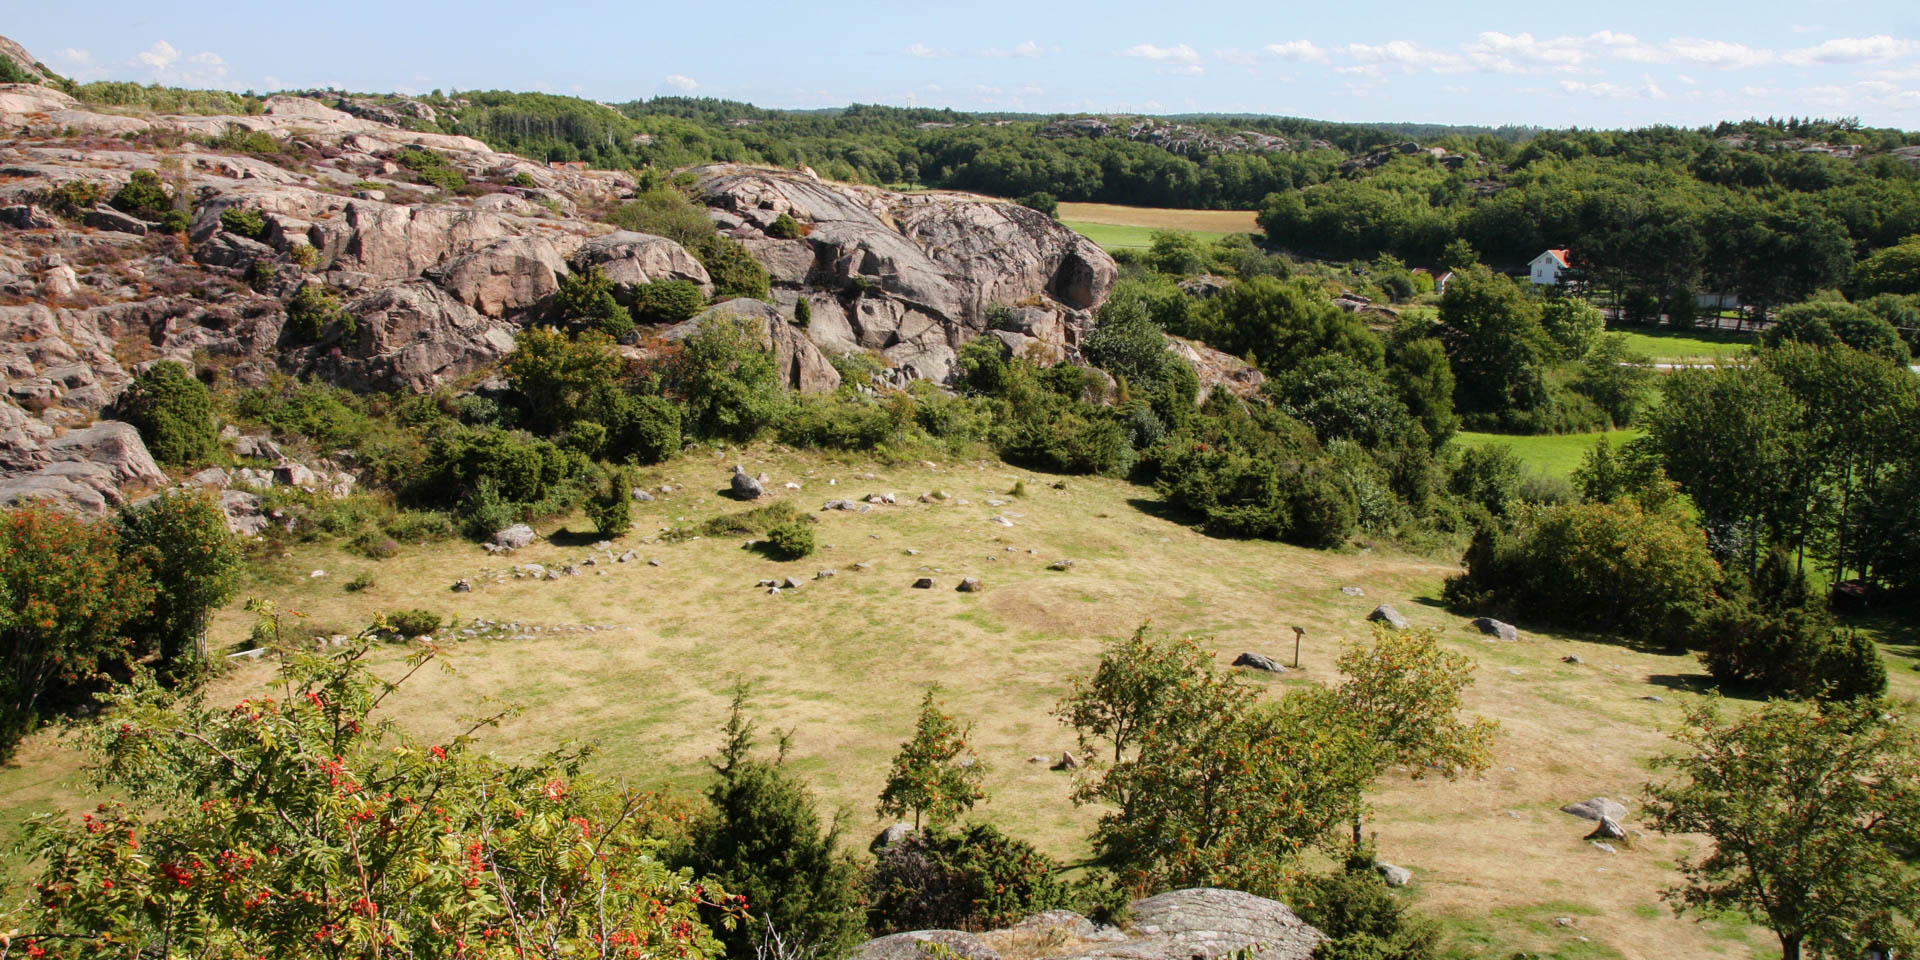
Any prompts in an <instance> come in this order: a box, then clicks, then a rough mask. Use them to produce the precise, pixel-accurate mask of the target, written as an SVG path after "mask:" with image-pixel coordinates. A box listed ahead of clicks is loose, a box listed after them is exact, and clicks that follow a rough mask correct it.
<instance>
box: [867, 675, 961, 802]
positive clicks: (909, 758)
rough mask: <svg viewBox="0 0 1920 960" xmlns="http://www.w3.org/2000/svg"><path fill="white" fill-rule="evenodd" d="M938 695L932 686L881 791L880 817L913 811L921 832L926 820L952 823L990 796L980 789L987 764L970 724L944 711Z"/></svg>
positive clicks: (894, 759)
mask: <svg viewBox="0 0 1920 960" xmlns="http://www.w3.org/2000/svg"><path fill="white" fill-rule="evenodd" d="M936 693H937V688H935V687H928V688H927V694H926V696H925V698H923V699H922V700H921V701H920V718H919V720H918V721H917V722H916V724H915V726H914V733H913V739H911V740H908V741H907V742H906V743H903V744H901V745H900V752H899V753H898V754H896V755H895V756H894V758H893V768H892V769H891V770H889V771H888V772H887V784H886V786H885V787H884V788H882V789H881V791H880V808H879V809H880V815H881V816H883V817H904V816H906V815H907V814H908V813H912V814H913V826H914V829H916V830H917V829H919V828H920V825H921V822H922V821H923V820H924V821H926V822H928V823H931V824H933V825H934V826H940V825H943V824H946V823H950V822H952V821H953V819H954V818H955V817H958V816H959V815H960V814H961V813H963V812H965V811H968V810H971V809H973V805H974V804H975V803H977V802H979V801H981V800H984V799H986V796H987V794H986V791H984V790H982V789H980V780H981V778H982V776H983V775H984V774H985V773H986V763H985V762H984V761H982V760H981V759H980V758H979V755H978V754H976V753H974V752H973V747H972V746H970V745H968V743H967V733H968V729H969V728H964V727H961V726H960V725H959V724H958V723H956V722H954V719H953V718H952V717H950V716H948V715H947V714H946V713H945V712H944V711H942V710H941V709H940V704H939V702H938V701H937V700H936V699H935V694H936Z"/></svg>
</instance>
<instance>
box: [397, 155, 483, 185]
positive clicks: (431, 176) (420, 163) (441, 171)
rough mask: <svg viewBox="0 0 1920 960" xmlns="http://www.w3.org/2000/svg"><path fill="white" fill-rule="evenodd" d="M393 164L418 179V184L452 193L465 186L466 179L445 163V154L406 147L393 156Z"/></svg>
mask: <svg viewBox="0 0 1920 960" xmlns="http://www.w3.org/2000/svg"><path fill="white" fill-rule="evenodd" d="M393 162H394V163H397V164H399V165H401V166H403V167H405V168H407V169H408V170H411V171H413V173H414V176H416V177H419V178H420V182H422V183H425V184H429V185H431V186H435V187H439V188H440V189H442V190H445V191H446V192H448V193H453V192H456V191H458V190H460V189H461V188H463V187H465V186H466V185H467V177H466V175H465V174H463V173H461V172H460V171H459V170H458V169H455V168H454V167H453V165H452V164H450V163H448V162H447V158H446V155H445V154H442V153H439V152H437V151H433V150H428V149H426V148H425V147H408V148H406V149H405V150H402V151H400V152H399V153H398V154H395V155H394V158H393Z"/></svg>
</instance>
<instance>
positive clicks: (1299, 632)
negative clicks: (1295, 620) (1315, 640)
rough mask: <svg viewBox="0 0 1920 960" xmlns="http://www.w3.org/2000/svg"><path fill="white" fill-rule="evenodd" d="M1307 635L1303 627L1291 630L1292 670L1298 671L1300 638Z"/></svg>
mask: <svg viewBox="0 0 1920 960" xmlns="http://www.w3.org/2000/svg"><path fill="white" fill-rule="evenodd" d="M1306 635H1307V630H1306V628H1305V627H1294V628H1293V668H1294V669H1295V670H1298V669H1300V638H1301V637H1304V636H1306Z"/></svg>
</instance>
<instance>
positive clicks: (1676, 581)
mask: <svg viewBox="0 0 1920 960" xmlns="http://www.w3.org/2000/svg"><path fill="white" fill-rule="evenodd" d="M1465 562H1466V566H1467V572H1466V574H1464V575H1463V576H1459V577H1455V578H1452V579H1450V580H1448V581H1447V587H1446V591H1445V593H1446V598H1447V600H1448V601H1449V603H1450V604H1452V605H1455V606H1458V607H1463V608H1475V607H1482V606H1489V607H1492V608H1493V609H1494V610H1502V611H1507V612H1509V618H1510V619H1529V620H1535V621H1538V622H1541V623H1550V624H1559V625H1562V626H1566V627H1570V628H1574V629H1580V630H1594V631H1608V632H1615V633H1619V634H1622V635H1624V636H1626V637H1628V638H1630V639H1634V640H1640V641H1646V642H1654V641H1663V642H1665V643H1666V644H1668V645H1671V646H1680V645H1684V644H1685V643H1686V641H1687V640H1688V639H1690V638H1691V637H1692V635H1693V631H1694V628H1695V625H1696V624H1697V623H1698V622H1699V620H1700V618H1701V616H1702V615H1703V614H1705V613H1706V612H1707V605H1708V603H1709V601H1710V600H1711V599H1712V597H1713V594H1714V587H1715V585H1716V583H1717V582H1718V581H1719V579H1720V567H1719V565H1718V564H1716V563H1714V561H1713V556H1712V555H1711V554H1710V553H1708V552H1707V538H1706V535H1705V534H1704V533H1702V532H1701V530H1700V527H1699V526H1698V525H1697V524H1695V523H1694V522H1693V521H1692V520H1691V519H1690V518H1689V517H1688V516H1687V515H1686V513H1685V512H1683V510H1682V509H1681V508H1680V507H1679V506H1678V505H1674V504H1669V505H1668V506H1665V507H1662V508H1660V509H1649V508H1647V507H1645V506H1643V505H1642V504H1640V503H1639V502H1638V501H1636V500H1631V499H1624V500H1618V501H1615V502H1613V503H1587V504H1579V505H1575V506H1564V507H1552V508H1544V509H1534V510H1530V511H1527V512H1526V513H1525V514H1524V515H1523V516H1522V518H1521V522H1520V524H1519V527H1518V529H1517V531H1516V533H1514V534H1513V535H1511V536H1506V535H1501V534H1498V533H1495V532H1493V531H1482V533H1481V534H1479V535H1477V536H1476V537H1475V539H1474V543H1473V546H1472V547H1471V548H1469V549H1468V550H1467V555H1466V558H1465Z"/></svg>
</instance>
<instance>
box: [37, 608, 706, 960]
mask: <svg viewBox="0 0 1920 960" xmlns="http://www.w3.org/2000/svg"><path fill="white" fill-rule="evenodd" d="M364 636H366V635H363V637H364ZM367 652H368V647H367V644H366V642H365V640H364V639H363V641H362V642H361V643H359V644H356V645H355V646H353V647H350V648H347V649H346V650H343V651H339V652H334V653H332V654H331V655H328V656H322V655H319V654H314V653H296V654H293V655H292V656H291V657H290V658H289V659H288V661H287V663H286V665H285V666H284V667H283V669H282V671H281V677H280V680H281V685H280V686H281V691H280V695H278V696H270V697H250V698H248V699H245V700H241V701H239V702H238V703H235V704H232V705H231V706H209V705H208V704H206V703H205V702H204V701H203V700H202V699H201V698H199V697H197V696H190V697H179V696H175V695H173V694H170V693H168V692H167V691H164V690H162V689H160V688H158V687H156V686H154V685H152V684H140V685H136V686H134V687H130V688H125V689H123V690H121V691H120V692H118V693H116V694H115V695H114V696H113V697H112V698H111V700H110V703H109V704H108V708H107V710H106V711H104V713H105V716H106V719H104V720H102V721H100V722H98V723H96V724H95V725H94V726H93V727H92V728H91V730H90V731H89V733H88V735H87V738H86V742H87V750H88V753H89V755H90V756H91V757H92V760H93V770H94V773H95V774H96V776H97V777H98V778H99V780H100V782H101V784H102V786H103V787H106V788H108V789H110V790H112V791H113V793H114V794H115V795H117V796H119V797H121V798H123V799H121V800H119V801H116V802H110V803H104V804H101V805H100V806H99V807H97V808H96V809H94V810H93V811H92V812H90V813H87V814H84V815H81V816H79V817H77V818H76V817H72V816H70V815H67V814H48V815H46V816H43V817H40V818H38V819H36V820H35V821H34V822H33V823H31V824H30V826H29V830H28V847H29V849H30V850H31V851H32V853H33V856H34V857H35V859H36V860H37V861H38V862H39V864H40V865H41V870H40V875H39V882H38V884H37V885H36V887H35V889H36V891H38V898H37V900H36V902H35V903H33V904H32V905H31V906H30V907H29V908H28V909H26V910H25V911H23V913H22V915H20V916H17V917H11V918H6V921H7V924H8V925H9V926H11V927H14V928H16V929H14V930H13V932H12V934H11V945H12V947H14V948H17V949H21V950H23V951H25V952H26V953H27V954H30V955H32V956H36V957H45V958H53V960H68V958H75V960H77V958H82V957H85V958H100V957H110V958H125V960H136V958H147V957H157V956H196V957H214V956H218V957H256V956H270V957H276V958H286V960H308V958H311V960H322V958H326V960H334V958H340V957H383V956H415V957H445V958H471V960H506V958H520V957H529V956H543V957H555V956H594V957H623V958H632V960H654V958H660V960H667V958H672V960H705V958H712V957H716V956H718V955H719V954H720V945H719V943H718V942H716V941H715V939H714V937H713V935H712V934H711V932H710V931H709V929H708V927H707V926H706V924H704V923H702V922H701V917H700V914H699V910H700V909H701V908H710V909H715V910H718V911H720V917H721V922H732V921H735V920H737V919H738V917H739V916H740V913H741V911H740V906H741V905H740V903H739V901H738V900H737V898H735V897H733V896H731V895H729V894H727V893H725V892H723V891H722V890H721V888H720V886H719V885H718V884H717V883H714V882H713V881H710V880H708V881H699V880H696V878H695V877H694V876H693V875H692V874H691V873H690V872H688V871H684V870H674V869H671V868H670V867H669V866H668V865H667V864H666V863H665V862H664V861H663V859H662V858H661V857H660V855H659V852H660V849H661V847H662V846H663V844H665V843H666V842H668V839H669V838H670V837H671V836H673V835H674V834H675V833H676V832H677V831H678V829H679V827H678V824H680V823H681V822H683V821H684V818H685V816H686V811H685V810H684V809H683V808H682V807H680V806H678V805H676V804H675V803H673V802H672V801H671V800H670V799H668V798H663V797H661V796H659V795H656V794H648V793H634V792H629V791H626V790H622V789H617V788H614V787H611V786H609V785H606V784H604V783H600V782H597V781H594V780H591V779H589V778H587V777H585V776H583V775H582V773H581V768H582V762H583V760H584V759H585V754H583V753H579V752H554V753H548V754H545V755H542V756H539V757H537V758H535V759H533V760H531V761H528V762H525V763H509V762H506V761H502V760H498V759H494V758H493V757H492V756H490V755H489V754H488V753H487V752H486V751H484V750H480V749H476V747H475V743H476V741H475V739H474V737H473V734H474V733H475V732H476V731H478V730H480V729H481V728H483V727H487V726H491V725H494V724H496V723H497V722H498V721H499V719H500V716H499V715H496V716H494V717H490V718H486V719H483V720H480V721H477V722H476V723H475V724H474V725H473V726H472V727H470V728H469V729H468V730H467V731H465V732H464V733H461V734H459V735H456V736H454V737H452V738H451V739H450V740H447V741H445V742H441V743H422V742H419V741H417V740H415V739H413V738H412V737H410V736H408V735H406V734H405V733H404V732H402V731H401V730H400V729H399V728H398V727H397V726H396V725H395V724H394V723H393V722H392V721H391V720H376V719H374V718H372V717H371V716H370V714H372V713H373V711H374V710H375V709H376V708H378V707H380V706H381V705H382V704H383V702H384V701H385V699H386V698H387V697H388V695H390V694H391V693H393V692H394V691H396V690H399V689H404V688H405V686H406V683H407V680H408V678H409V677H412V676H414V675H415V674H416V673H417V671H419V670H420V669H422V668H423V667H425V666H426V665H427V663H428V662H429V661H431V660H433V659H434V658H435V651H434V650H433V649H432V648H431V647H426V648H423V649H421V650H420V651H419V652H417V653H415V654H414V655H413V656H412V657H410V658H409V659H408V660H407V661H406V662H405V665H404V666H403V667H402V668H401V669H403V670H405V671H406V672H405V674H404V675H403V676H400V677H398V678H397V679H393V680H386V679H383V678H381V677H379V676H376V675H375V674H374V673H373V672H372V671H371V670H370V669H369V667H368V665H367V663H366V657H367Z"/></svg>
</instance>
